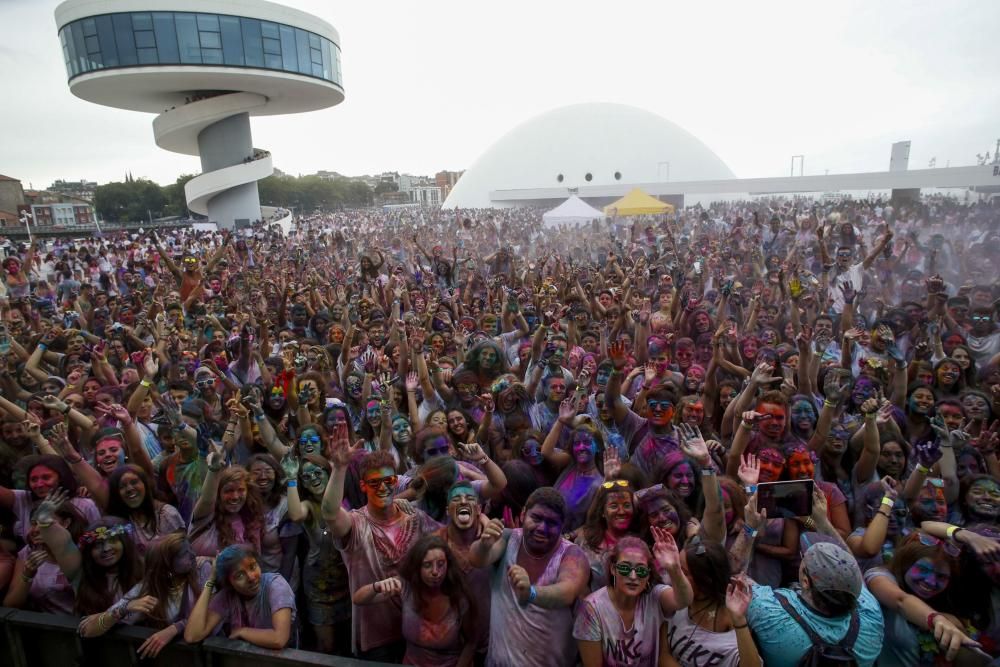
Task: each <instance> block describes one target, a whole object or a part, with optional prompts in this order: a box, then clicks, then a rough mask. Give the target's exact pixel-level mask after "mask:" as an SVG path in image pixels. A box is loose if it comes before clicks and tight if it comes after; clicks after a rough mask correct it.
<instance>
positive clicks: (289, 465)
mask: <svg viewBox="0 0 1000 667" xmlns="http://www.w3.org/2000/svg"><path fill="white" fill-rule="evenodd" d="M300 467H301V463H300V462H299V459H298V458H296V457H294V456H292V455H291V454H290V453H289V454H286V455H285V457H284V458H282V459H281V469H282V471H284V473H285V479H286V480H294V479H298V478H299V468H300Z"/></svg>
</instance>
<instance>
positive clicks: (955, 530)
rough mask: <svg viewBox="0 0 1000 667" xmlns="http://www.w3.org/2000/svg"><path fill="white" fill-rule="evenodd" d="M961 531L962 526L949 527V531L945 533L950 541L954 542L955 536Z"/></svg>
mask: <svg viewBox="0 0 1000 667" xmlns="http://www.w3.org/2000/svg"><path fill="white" fill-rule="evenodd" d="M960 530H962V527H961V526H949V527H948V530H947V531H945V532H946V533H947V534H948V539H949V540H954V539H955V534H956V533H958V531H960Z"/></svg>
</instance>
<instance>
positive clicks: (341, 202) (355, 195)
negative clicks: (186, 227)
mask: <svg viewBox="0 0 1000 667" xmlns="http://www.w3.org/2000/svg"><path fill="white" fill-rule="evenodd" d="M194 176H195V174H182V175H181V176H178V177H177V180H176V181H175V182H174V183H171V184H169V185H159V184H157V183H154V182H153V181H150V180H146V179H143V178H131V177H129V178H126V179H125V180H124V181H120V182H115V183H105V184H104V185H99V186H97V189H96V191H95V193H94V209H95V210H96V211H97V214H98V216H99V217H100V219H101V220H107V221H108V222H140V221H143V220H149V219H150V218H152V219H154V220H155V219H157V218H165V217H170V216H180V217H184V218H186V217H189V216H191V215H192V214H191V213H190V212H189V211H188V209H187V200H186V199H185V197H184V185H185V184H186V183H187V182H188V181H189V180H191V179H192V178H194ZM257 187H258V189H259V191H260V203H261V204H263V205H265V206H284V207H286V208H288V207H295V210H296V211H314V210H326V211H330V210H336V209H340V208H351V207H358V206H369V205H370V204H371V203H372V195H373V193H372V189H371V188H369V187H368V185H367V184H365V183H364V182H362V181H356V180H347V179H340V180H336V181H331V180H327V179H324V178H320V177H319V176H299V177H296V176H276V175H272V176H268V177H267V178H265V179H263V180H261V181H259V182H258V184H257Z"/></svg>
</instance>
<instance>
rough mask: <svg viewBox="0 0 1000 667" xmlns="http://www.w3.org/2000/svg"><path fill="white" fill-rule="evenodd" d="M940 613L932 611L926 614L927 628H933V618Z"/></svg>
mask: <svg viewBox="0 0 1000 667" xmlns="http://www.w3.org/2000/svg"><path fill="white" fill-rule="evenodd" d="M940 615H941V614H939V613H937V612H936V611H932V612H931V613H929V614H927V629H928V630H933V629H934V619H935V618H937V617H938V616H940Z"/></svg>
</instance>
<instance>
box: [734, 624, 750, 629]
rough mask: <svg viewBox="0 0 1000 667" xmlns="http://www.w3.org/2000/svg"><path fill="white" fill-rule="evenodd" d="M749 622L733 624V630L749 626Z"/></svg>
mask: <svg viewBox="0 0 1000 667" xmlns="http://www.w3.org/2000/svg"><path fill="white" fill-rule="evenodd" d="M749 625H750V624H749V623H744V624H743V625H734V626H733V630H742V629H743V628H746V627H749Z"/></svg>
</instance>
